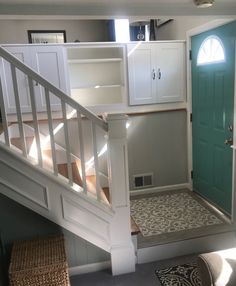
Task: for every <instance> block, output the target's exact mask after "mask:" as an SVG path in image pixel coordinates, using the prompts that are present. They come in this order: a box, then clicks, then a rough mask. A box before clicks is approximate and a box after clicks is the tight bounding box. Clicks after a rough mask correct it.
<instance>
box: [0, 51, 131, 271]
mask: <svg viewBox="0 0 236 286" xmlns="http://www.w3.org/2000/svg"><path fill="white" fill-rule="evenodd" d="M1 58H2V59H1ZM0 60H2V61H5V62H6V63H7V64H9V65H10V67H11V75H12V85H13V91H14V97H15V104H16V117H17V122H18V126H19V127H18V129H19V130H18V131H19V132H18V134H19V138H20V150H21V153H22V156H23V157H25V158H26V159H28V160H30V159H31V158H30V155H29V154H28V145H27V137H26V134H25V133H26V132H25V131H27V130H26V127H25V123H24V116H23V114H22V110H21V100H20V98H21V96H20V90H19V89H18V79H17V72H19V71H21V72H23V73H24V74H25V76H26V78H27V82H28V89H29V95H30V103H31V118H32V120H31V121H32V124H33V129H34V143H33V144H34V146H35V148H36V153H37V155H36V164H38V166H39V167H40V168H44V169H46V170H48V169H47V168H48V165H47V164H45V162H44V155H43V149H44V145H45V142H42V140H41V138H42V135H41V134H40V126H39V121H38V112H37V100H36V98H35V90H34V83H36V85H38V86H39V87H40V88H41V90H42V91H43V94H44V97H45V98H44V99H45V102H46V114H47V119H48V120H47V124H48V130H49V132H48V133H49V134H48V136H47V138H48V142H46V145H47V146H48V145H50V146H51V156H52V160H51V172H52V173H53V174H54V176H56V177H59V170H58V166H57V148H56V140H55V133H56V132H55V131H56V130H55V129H57V130H58V128H61V127H62V126H63V129H64V142H65V152H66V158H67V162H66V164H67V171H68V184H69V185H70V187H74V182H73V168H72V160H71V157H72V155H73V154H72V153H71V144H70V143H71V142H70V140H71V137H70V132H69V126H68V120H70V119H71V118H72V117H74V118H75V119H76V120H75V121H76V122H77V128H78V138H77V139H78V143H79V149H80V150H79V152H80V161H81V162H80V164H81V179H82V188H81V187H80V189H81V190H82V192H83V194H84V195H85V197H87V198H88V195H89V194H88V193H89V192H88V184H87V179H86V162H85V148H84V147H85V140H84V135H83V128H82V125H83V119H84V118H86V119H88V120H89V121H90V123H91V138H90V142H92V146H93V148H92V153H93V162H94V168H95V174H96V184H95V185H96V187H95V189H96V200H97V202H98V203H99V204H94V203H91V206H90V205H89V201H88V200H89V198H88V200H87V201H86V208H85V206H84V207H83V208H82V209H77V206H78V205H79V204H78V203H75V204H74V203H73V199H69V200H67V196H69V194H67V196H66V197H58V198H57V201H60V200H61V199H62V204H64V207H65V209H67V216H68V217H69V218H68V219H69V221H70V225H71V223H75V226H73V227H72V229H71V230H72V231H75V227H76V228H78V232H79V233H80V234H81V235H82V237H83V238H85V239H88V240H89V241H91V242H93V243H95V241H97V242H98V243H99V244H100V246H103V247H104V249H106V250H107V251H109V252H110V253H111V262H112V272H113V274H114V275H118V274H122V273H128V272H132V271H134V270H135V251H134V246H133V243H132V240H131V228H130V201H129V188H128V156H127V138H126V136H127V134H126V116H125V115H122V114H116V115H108V116H107V118H106V121H105V120H102V119H100V118H98V117H97V116H96V115H94V114H93V113H92V112H90V111H89V110H87V109H86V108H84V107H83V106H81V105H80V104H78V103H77V102H76V101H74V100H73V99H72V98H71V97H69V96H67V95H66V94H65V93H64V92H63V91H61V90H60V89H58V88H57V87H55V86H54V85H53V84H51V83H50V82H49V81H47V80H46V79H45V78H43V77H42V76H40V75H39V74H38V73H36V72H35V71H34V70H32V69H31V68H29V67H28V66H26V65H25V64H24V63H22V62H21V61H20V60H18V59H17V58H16V57H14V56H13V55H11V54H10V53H8V52H7V51H6V50H5V49H3V48H2V47H0ZM51 96H56V98H58V99H59V101H60V103H61V118H62V123H60V124H59V125H58V126H57V127H56V128H54V120H53V116H52V115H53V114H52V112H51V111H52V110H51V103H50V100H51ZM0 110H1V116H2V125H3V131H4V143H5V145H6V146H7V147H10V148H11V147H13V146H12V142H11V136H10V134H9V129H8V120H7V112H6V108H5V103H4V95H3V89H2V82H1V78H0ZM67 111H68V112H70V113H69V114H68V113H67ZM27 120H28V119H27ZM98 128H100V130H101V131H102V132H105V133H106V138H107V144H106V146H107V160H108V161H107V163H108V178H109V190H110V208H109V216H110V217H109V220H108V219H106V217H105V214H106V212H105V209H104V208H103V205H101V204H100V201H101V188H100V182H99V154H100V153H101V152H100V153H99V152H98V147H97V133H98ZM100 130H99V131H100ZM44 137H45V136H44ZM49 141H50V144H49ZM0 145H1V144H0ZM0 147H1V146H0ZM14 149H15V148H14ZM7 150H8V149H7ZM13 169H14V168H13ZM67 189H68V188H66V190H67ZM63 191H64V189H63ZM70 193H71V198H73V197H74V196H75V192H70ZM59 196H60V194H59ZM74 199H75V198H74ZM76 200H77V197H76ZM66 206H68V208H69V207H71V208H72V209H73V211H71V210H70V209H68V208H67V207H66ZM88 207H90V208H92V207H93V208H94V207H97V209H96V211H95V210H93V211H92V212H91V210H89V209H88V212H87V215H88V216H89V217H90V220H89V221H90V222H91V217H94V220H95V225H91V226H90V225H86V227H85V224H86V222H87V220H86V219H85V220H83V216H82V218H81V219H82V221H81V222H79V220H80V214H81V213H85V212H86V210H87V208H88ZM101 208H102V211H101ZM59 209H60V208H59ZM103 211H104V212H103ZM51 212H52V213H53V214H55V213H56V212H59V210H57V209H56V210H51ZM48 215H49V212H48V211H47V212H46V216H48ZM63 216H65V215H63V214H60V218H61V217H63ZM103 216H104V217H103ZM52 217H53V219H55V215H53V216H52ZM97 217H98V218H99V219H97ZM64 218H65V217H64ZM56 221H58V218H57V219H56ZM77 221H78V222H79V223H78V224H77ZM96 222H99V225H98V226H96ZM81 223H82V225H83V227H82V228H81V227H78V226H80V225H81ZM64 225H68V224H64ZM100 225H102V226H103V227H102V229H101V230H100V229H97V230H96V228H99V226H100ZM93 227H95V230H96V231H95V230H93V229H92V228H93ZM68 228H69V230H70V227H69V226H68ZM90 228H91V230H90ZM85 229H87V230H88V231H87V230H86V231H85ZM99 231H101V232H102V231H103V233H102V235H100V234H99V235H98V233H99ZM94 236H95V237H96V238H97V239H95V238H94ZM103 237H105V238H106V241H105V242H104V240H103ZM101 238H102V240H101Z"/></svg>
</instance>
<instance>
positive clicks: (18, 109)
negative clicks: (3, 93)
mask: <svg viewBox="0 0 236 286" xmlns="http://www.w3.org/2000/svg"><path fill="white" fill-rule="evenodd" d="M11 75H12V82H13V90H14V96H15V102H16V114H17V119H18V126H19V133H20V142H21V148H22V153H23V156H24V157H27V151H26V141H25V132H24V127H23V120H22V113H21V106H20V98H19V92H18V85H17V77H16V68H15V67H14V66H13V64H11Z"/></svg>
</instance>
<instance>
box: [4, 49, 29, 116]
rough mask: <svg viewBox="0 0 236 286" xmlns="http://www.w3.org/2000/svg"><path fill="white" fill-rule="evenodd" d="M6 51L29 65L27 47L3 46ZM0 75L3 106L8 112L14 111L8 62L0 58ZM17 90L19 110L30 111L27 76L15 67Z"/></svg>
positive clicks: (14, 105) (14, 104)
mask: <svg viewBox="0 0 236 286" xmlns="http://www.w3.org/2000/svg"><path fill="white" fill-rule="evenodd" d="M4 48H5V49H6V50H7V51H8V52H10V53H12V54H13V55H14V56H15V57H17V58H18V59H19V60H21V61H22V62H23V63H25V64H26V65H28V66H30V65H31V63H30V57H29V50H28V47H21V46H17V47H8V46H5V47H4ZM0 76H1V82H2V88H3V95H4V101H5V108H6V112H7V113H8V114H12V113H16V103H15V97H14V89H13V81H12V73H11V66H10V64H9V63H8V62H7V61H5V60H3V59H1V64H0ZM16 79H17V83H16V86H17V91H18V94H19V97H20V98H19V99H20V107H21V112H29V111H31V103H30V95H29V87H28V78H27V76H26V75H25V74H24V73H22V72H21V71H19V70H18V69H16Z"/></svg>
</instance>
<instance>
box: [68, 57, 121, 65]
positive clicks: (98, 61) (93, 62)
mask: <svg viewBox="0 0 236 286" xmlns="http://www.w3.org/2000/svg"><path fill="white" fill-rule="evenodd" d="M121 61H122V58H110V59H79V60H78V59H77V60H68V63H69V64H96V63H109V62H121Z"/></svg>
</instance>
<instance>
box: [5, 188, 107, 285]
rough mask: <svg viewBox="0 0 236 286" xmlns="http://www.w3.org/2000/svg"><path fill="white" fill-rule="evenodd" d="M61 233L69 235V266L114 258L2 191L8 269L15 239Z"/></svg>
mask: <svg viewBox="0 0 236 286" xmlns="http://www.w3.org/2000/svg"><path fill="white" fill-rule="evenodd" d="M0 188H1V189H2V190H3V191H4V192H5V193H7V191H8V189H7V188H6V187H4V186H3V185H2V184H0ZM59 233H64V236H65V242H66V251H67V259H68V263H69V267H74V266H80V265H84V264H90V263H96V262H99V261H107V260H109V259H110V255H109V254H108V253H107V252H105V251H103V250H101V249H99V248H97V247H96V246H94V245H92V244H90V243H89V242H87V241H85V240H83V239H81V238H79V237H77V236H76V235H74V234H72V233H70V232H68V231H67V230H65V229H62V228H61V227H60V226H58V225H56V224H55V223H53V222H51V221H49V220H47V219H45V218H44V217H42V216H40V215H38V214H36V213H34V212H33V211H31V210H29V209H27V208H25V207H23V206H22V205H20V204H18V203H16V202H14V201H13V200H11V199H9V198H7V197H6V196H4V195H2V194H0V235H1V238H2V241H3V244H4V246H5V249H6V252H7V254H6V257H5V263H4V265H5V266H7V267H5V268H6V269H5V271H6V270H7V268H8V263H9V256H10V250H11V247H12V243H13V242H14V241H16V240H22V239H31V238H36V237H46V236H48V235H54V234H59ZM0 268H1V265H0ZM0 271H1V269H0ZM0 285H1V283H0Z"/></svg>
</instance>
